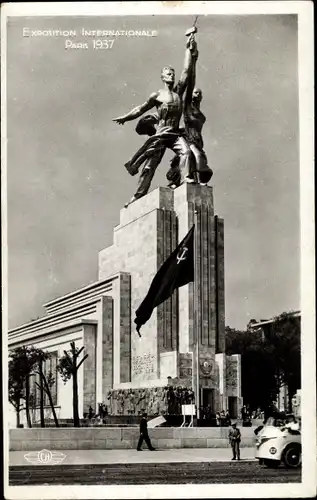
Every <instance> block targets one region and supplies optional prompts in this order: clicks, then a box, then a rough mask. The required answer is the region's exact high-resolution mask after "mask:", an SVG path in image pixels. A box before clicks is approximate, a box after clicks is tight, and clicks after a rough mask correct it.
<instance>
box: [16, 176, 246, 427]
mask: <svg viewBox="0 0 317 500" xmlns="http://www.w3.org/2000/svg"><path fill="white" fill-rule="evenodd" d="M195 211H196V212H197V220H198V223H197V228H196V231H197V240H198V248H197V253H196V262H195V265H196V266H197V269H198V274H199V276H200V280H199V282H200V285H201V300H199V304H198V306H199V307H198V316H197V317H198V323H199V324H200V334H199V349H198V352H199V367H198V369H195V346H196V342H195V335H194V294H193V292H194V288H193V287H194V284H193V283H189V284H188V285H185V286H183V287H181V288H179V289H178V290H176V291H175V292H174V294H173V296H172V297H171V298H170V299H168V300H166V301H165V302H164V303H163V304H161V305H160V306H158V307H157V308H156V309H154V311H153V314H152V316H151V318H150V320H149V321H148V322H147V323H146V324H145V325H144V326H143V327H142V329H141V335H142V336H141V338H140V337H139V336H138V334H137V332H136V330H135V325H134V322H133V320H134V314H135V311H136V309H137V308H138V306H139V305H140V303H141V302H142V300H143V299H144V297H145V295H146V294H147V292H148V289H149V286H150V283H151V281H152V279H153V277H154V275H155V273H156V272H157V270H158V269H159V267H160V266H161V265H162V263H163V262H164V261H165V259H166V258H167V257H168V256H169V255H170V253H171V252H172V251H173V250H174V249H175V248H176V246H177V244H178V242H180V241H181V240H182V239H183V238H184V236H185V235H186V234H187V232H188V231H189V229H190V228H191V227H192V225H193V222H194V212H195ZM44 307H45V311H46V314H45V316H43V317H42V318H40V319H37V320H35V321H32V322H30V323H27V324H24V325H22V326H20V327H18V328H14V329H12V330H10V331H9V349H14V348H15V347H18V346H22V345H34V346H36V347H39V348H41V349H43V350H45V351H49V352H50V353H51V359H50V360H49V366H48V367H47V369H49V370H50V371H51V372H52V373H53V375H54V376H55V378H56V383H55V384H54V386H53V387H52V393H53V399H54V403H55V405H56V412H57V415H58V417H59V418H61V419H68V418H72V384H71V382H67V383H66V384H64V383H63V381H62V379H61V378H60V375H59V374H58V373H57V371H56V365H57V361H58V358H60V357H61V356H63V353H64V350H65V349H66V350H68V349H69V348H70V342H72V341H74V342H75V345H76V346H77V347H79V348H80V347H82V346H84V347H85V349H84V353H85V354H88V358H87V359H86V360H85V362H84V363H83V364H82V366H81V367H80V369H79V374H78V380H79V413H80V416H81V417H82V416H83V414H84V413H85V412H88V409H89V407H90V406H91V407H92V408H93V410H97V408H98V403H101V402H103V403H105V404H107V405H108V411H109V413H112V414H119V413H121V414H126V413H128V414H138V412H139V411H140V408H142V409H143V410H147V411H148V413H149V414H157V413H160V412H161V411H163V412H167V411H168V408H167V402H166V391H168V388H171V387H179V386H182V387H183V388H187V389H188V391H189V393H190V390H191V389H193V390H194V391H195V387H196V386H197V384H196V382H195V376H196V375H195V374H197V373H198V374H199V388H200V404H201V405H202V406H207V405H210V406H211V409H212V411H213V412H216V411H221V410H227V409H229V412H230V414H231V416H232V417H236V416H237V414H238V412H239V410H240V407H241V405H242V399H241V363H240V357H239V355H233V356H226V355H225V290H224V224H223V220H222V219H220V218H219V217H218V216H217V215H215V213H214V204H213V190H212V188H211V187H209V186H200V185H194V184H184V185H182V186H180V187H178V188H177V189H175V190H174V191H173V190H171V189H170V188H163V187H160V188H158V189H156V190H154V191H152V192H151V193H149V194H148V195H146V196H144V197H143V198H141V199H139V200H137V201H135V202H134V203H132V204H131V205H129V206H128V208H124V209H122V210H121V212H120V223H119V225H118V226H116V227H115V228H114V233H113V244H112V245H111V246H110V247H108V248H105V249H104V250H101V251H100V252H99V269H98V281H96V282H95V283H92V284H90V285H88V286H85V287H84V288H80V289H78V290H75V291H73V292H71V293H69V294H67V295H64V296H62V297H59V298H57V299H55V300H52V301H51V302H49V303H47V304H45V305H44ZM196 366H197V364H196ZM196 380H197V379H196ZM140 394H143V397H141V398H140V397H139V396H140ZM139 401H141V402H139ZM10 406H11V405H10ZM35 408H36V400H35ZM11 410H12V425H15V414H14V410H13V408H12V409H11ZM11 410H10V411H11ZM23 413H24V412H23ZM50 413H51V410H50V408H49V406H47V409H46V416H48V417H49V416H50ZM35 415H36V411H35ZM34 418H35V419H36V418H37V417H36V416H35V417H34ZM22 421H23V420H22Z"/></svg>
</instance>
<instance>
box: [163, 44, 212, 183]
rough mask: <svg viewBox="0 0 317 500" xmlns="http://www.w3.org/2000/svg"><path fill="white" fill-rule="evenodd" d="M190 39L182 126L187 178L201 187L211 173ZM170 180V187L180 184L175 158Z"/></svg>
mask: <svg viewBox="0 0 317 500" xmlns="http://www.w3.org/2000/svg"><path fill="white" fill-rule="evenodd" d="M194 36H195V35H193V37H192V41H191V44H192V46H193V47H194V49H193V51H192V57H193V64H192V66H191V71H190V72H189V76H188V83H187V88H186V92H185V99H184V124H185V138H186V140H187V143H188V145H189V147H190V149H191V151H192V153H193V155H192V161H191V165H190V174H189V177H190V178H191V179H192V180H193V181H194V182H198V183H200V184H202V185H205V184H207V183H208V181H209V180H210V179H211V177H212V175H213V172H212V170H211V168H209V167H208V164H207V156H206V154H205V152H204V150H203V147H204V143H203V138H202V129H203V126H204V123H205V122H206V117H205V116H204V114H203V113H202V111H201V109H200V104H201V101H202V91H201V90H200V89H198V88H196V87H195V85H196V63H197V59H198V50H197V45H196V41H194ZM167 178H168V180H170V181H171V182H170V184H169V185H170V186H173V187H177V186H178V185H179V184H180V171H179V161H178V158H177V157H176V156H175V157H174V158H173V159H172V161H171V169H170V170H169V172H168V173H167Z"/></svg>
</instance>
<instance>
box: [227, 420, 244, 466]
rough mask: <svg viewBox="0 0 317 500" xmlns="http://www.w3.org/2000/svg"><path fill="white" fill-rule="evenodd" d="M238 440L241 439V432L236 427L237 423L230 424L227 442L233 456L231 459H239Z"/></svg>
mask: <svg viewBox="0 0 317 500" xmlns="http://www.w3.org/2000/svg"><path fill="white" fill-rule="evenodd" d="M240 441H241V433H240V430H239V429H238V427H237V424H232V429H230V431H229V443H230V445H231V448H232V454H233V457H232V459H231V460H236V458H238V460H240Z"/></svg>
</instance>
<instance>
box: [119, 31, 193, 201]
mask: <svg viewBox="0 0 317 500" xmlns="http://www.w3.org/2000/svg"><path fill="white" fill-rule="evenodd" d="M194 51H196V41H195V38H194V36H190V37H189V38H188V40H187V46H186V52H185V62H184V68H183V72H182V74H181V77H180V80H179V82H178V83H177V85H175V71H174V69H173V68H171V67H170V66H166V67H164V68H163V69H162V73H161V79H162V81H163V84H164V88H163V89H160V90H158V91H157V92H154V93H153V94H151V95H150V97H149V98H148V100H147V101H146V102H145V103H144V104H142V105H141V106H137V107H136V108H134V109H133V110H132V111H130V112H129V113H127V114H125V115H123V116H119V117H118V118H115V119H114V121H115V122H116V123H118V124H120V125H123V124H124V123H125V122H127V121H130V120H134V119H135V118H139V117H140V116H141V115H143V114H144V113H145V112H146V111H149V110H150V109H152V108H154V107H156V113H155V116H156V119H157V126H156V132H155V135H153V136H152V137H151V138H150V139H148V140H147V141H146V143H145V144H144V146H142V147H141V148H140V149H139V151H138V152H137V153H136V154H135V155H134V156H133V158H132V159H131V160H130V161H129V162H127V163H126V165H125V166H126V168H127V170H128V171H129V172H130V173H131V174H132V175H134V174H135V173H136V172H137V171H138V169H139V167H140V166H141V165H142V164H143V163H144V166H143V168H142V171H141V175H140V180H139V184H138V187H137V191H136V193H135V195H134V196H133V197H132V199H131V200H130V202H129V203H132V202H133V201H135V200H136V199H138V198H141V197H142V196H144V195H145V194H146V193H147V192H148V190H149V188H150V184H151V181H152V178H153V176H154V174H155V170H156V168H157V167H158V165H159V164H160V162H161V160H162V157H163V155H164V152H165V150H166V148H169V149H172V150H173V151H174V153H175V154H176V155H177V157H178V158H179V169H180V174H181V182H191V179H190V178H189V177H188V176H189V170H190V160H191V157H192V152H191V150H190V148H189V145H188V143H187V141H186V139H185V138H184V137H183V136H182V133H181V131H180V129H179V123H180V119H181V116H182V111H183V103H182V97H183V94H184V92H185V89H186V85H187V80H188V74H189V72H190V71H191V66H192V64H193V57H192V52H194ZM127 205H128V204H126V206H127Z"/></svg>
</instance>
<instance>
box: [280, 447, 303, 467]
mask: <svg viewBox="0 0 317 500" xmlns="http://www.w3.org/2000/svg"><path fill="white" fill-rule="evenodd" d="M283 462H284V465H285V467H287V468H288V469H295V468H297V467H299V466H300V464H301V462H302V450H301V447H300V446H298V445H290V446H288V448H286V450H285V451H284V454H283Z"/></svg>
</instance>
